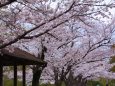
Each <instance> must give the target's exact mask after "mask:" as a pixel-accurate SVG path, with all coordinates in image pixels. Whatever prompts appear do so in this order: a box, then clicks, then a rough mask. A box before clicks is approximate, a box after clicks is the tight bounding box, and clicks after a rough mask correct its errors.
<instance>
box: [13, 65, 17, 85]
mask: <svg viewBox="0 0 115 86" xmlns="http://www.w3.org/2000/svg"><path fill="white" fill-rule="evenodd" d="M14 86H17V65H14Z"/></svg>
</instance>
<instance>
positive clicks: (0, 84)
mask: <svg viewBox="0 0 115 86" xmlns="http://www.w3.org/2000/svg"><path fill="white" fill-rule="evenodd" d="M0 86H3V66H2V65H0Z"/></svg>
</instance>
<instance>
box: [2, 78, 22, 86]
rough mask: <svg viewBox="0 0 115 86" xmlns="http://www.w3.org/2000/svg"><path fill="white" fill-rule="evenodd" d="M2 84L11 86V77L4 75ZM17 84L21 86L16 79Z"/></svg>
mask: <svg viewBox="0 0 115 86" xmlns="http://www.w3.org/2000/svg"><path fill="white" fill-rule="evenodd" d="M3 84H4V86H13V79H9V78H7V77H6V76H4V82H3ZM17 86H22V82H21V81H18V82H17Z"/></svg>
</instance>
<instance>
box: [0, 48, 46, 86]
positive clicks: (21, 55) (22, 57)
mask: <svg viewBox="0 0 115 86" xmlns="http://www.w3.org/2000/svg"><path fill="white" fill-rule="evenodd" d="M46 64H47V63H46V62H44V61H41V60H40V59H38V58H36V57H35V56H34V55H32V54H30V53H28V52H26V51H23V50H20V49H19V48H15V49H14V52H9V51H8V50H6V49H2V50H1V54H0V86H3V67H4V66H13V67H14V68H13V69H14V81H13V83H14V86H17V66H19V65H20V66H22V86H26V83H25V82H26V73H25V71H26V65H40V66H46Z"/></svg>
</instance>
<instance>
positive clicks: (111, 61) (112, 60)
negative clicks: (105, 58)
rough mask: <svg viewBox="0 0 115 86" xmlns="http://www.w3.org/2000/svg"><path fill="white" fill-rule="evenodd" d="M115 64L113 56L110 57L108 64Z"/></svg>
mask: <svg viewBox="0 0 115 86" xmlns="http://www.w3.org/2000/svg"><path fill="white" fill-rule="evenodd" d="M112 63H115V56H112V57H111V60H110V64H112Z"/></svg>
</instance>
